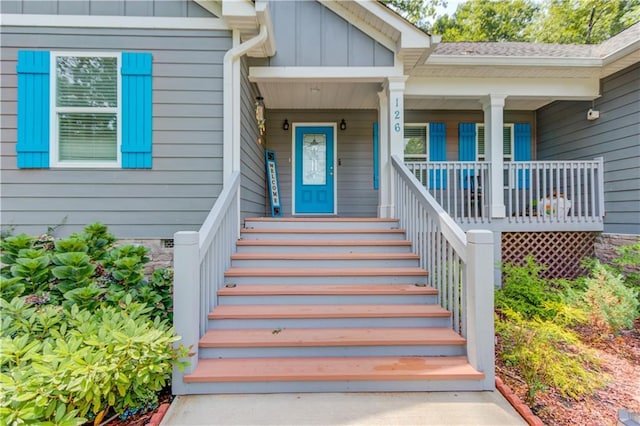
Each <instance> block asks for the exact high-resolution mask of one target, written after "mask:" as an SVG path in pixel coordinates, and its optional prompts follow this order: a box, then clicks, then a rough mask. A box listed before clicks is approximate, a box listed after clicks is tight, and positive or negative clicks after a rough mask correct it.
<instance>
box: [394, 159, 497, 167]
mask: <svg viewBox="0 0 640 426" xmlns="http://www.w3.org/2000/svg"><path fill="white" fill-rule="evenodd" d="M402 162H403V163H404V164H430V165H434V166H439V167H442V166H449V165H456V166H457V165H464V166H470V165H475V166H478V165H480V166H485V165H486V166H488V165H490V164H491V162H490V161H404V160H403V161H402Z"/></svg>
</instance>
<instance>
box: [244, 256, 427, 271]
mask: <svg viewBox="0 0 640 426" xmlns="http://www.w3.org/2000/svg"><path fill="white" fill-rule="evenodd" d="M345 256H348V255H345ZM317 257H318V258H316V259H313V258H310V259H259V258H258V259H256V258H253V259H239V260H236V259H233V260H232V262H231V266H232V267H237V268H415V267H418V266H420V261H419V260H417V259H411V258H408V259H393V258H387V259H359V258H356V259H350V258H348V257H345V258H343V259H322V258H320V256H317Z"/></svg>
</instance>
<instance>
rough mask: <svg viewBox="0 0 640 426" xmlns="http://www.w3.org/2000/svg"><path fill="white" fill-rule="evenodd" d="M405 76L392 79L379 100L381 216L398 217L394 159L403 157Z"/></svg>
mask: <svg viewBox="0 0 640 426" xmlns="http://www.w3.org/2000/svg"><path fill="white" fill-rule="evenodd" d="M406 81H407V77H406V76H401V77H389V78H387V81H386V82H385V85H384V89H383V91H382V92H380V93H378V96H379V98H380V124H379V126H380V132H379V135H380V141H379V142H380V189H379V191H380V193H379V208H378V215H379V216H380V217H391V218H392V217H395V185H394V182H393V174H392V173H391V167H392V165H391V156H392V155H398V156H399V157H402V156H403V155H404V89H405V82H406Z"/></svg>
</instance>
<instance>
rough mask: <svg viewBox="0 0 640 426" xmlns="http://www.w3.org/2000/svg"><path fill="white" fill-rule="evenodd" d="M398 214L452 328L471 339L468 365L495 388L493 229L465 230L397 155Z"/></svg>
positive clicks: (394, 172)
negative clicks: (481, 374)
mask: <svg viewBox="0 0 640 426" xmlns="http://www.w3.org/2000/svg"><path fill="white" fill-rule="evenodd" d="M392 164H393V172H392V173H393V182H394V191H395V212H396V216H397V217H398V219H399V220H400V226H401V227H402V228H404V229H405V230H406V233H407V237H408V238H409V240H410V241H412V243H413V252H414V253H415V254H418V255H419V256H420V262H421V266H422V267H423V268H425V269H427V270H428V271H429V281H430V283H431V285H432V286H433V287H435V288H436V289H438V291H439V300H440V304H441V306H442V307H444V308H445V309H447V310H449V311H450V312H451V315H452V320H453V322H452V327H453V329H454V330H455V331H456V332H458V333H460V335H462V336H463V337H465V338H466V340H467V356H468V358H469V362H470V364H471V365H472V366H473V367H474V368H475V369H476V370H478V371H482V372H483V373H484V374H485V379H484V381H483V385H482V386H483V389H486V390H489V389H491V390H492V389H494V376H495V368H494V326H493V291H494V285H493V268H494V264H493V233H492V232H490V231H484V230H471V231H468V232H467V233H466V235H465V233H464V232H463V231H462V229H461V228H460V227H459V226H458V225H457V224H456V223H455V221H454V220H453V219H452V218H451V216H449V215H448V214H447V212H446V211H445V210H444V209H443V208H442V206H440V205H439V204H438V202H437V201H436V200H435V199H434V197H433V196H431V195H430V194H429V192H427V190H426V189H425V186H424V183H423V182H421V181H419V180H418V178H417V177H416V175H415V174H414V173H415V172H414V171H412V170H410V169H409V168H408V167H407V166H406V165H405V164H404V163H403V161H402V159H401V158H400V157H398V156H393V157H392Z"/></svg>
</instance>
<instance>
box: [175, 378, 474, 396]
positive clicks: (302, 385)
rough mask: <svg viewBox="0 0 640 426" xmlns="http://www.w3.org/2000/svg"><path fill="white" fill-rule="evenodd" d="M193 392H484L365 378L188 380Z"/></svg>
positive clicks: (460, 383)
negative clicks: (337, 379) (193, 381)
mask: <svg viewBox="0 0 640 426" xmlns="http://www.w3.org/2000/svg"><path fill="white" fill-rule="evenodd" d="M185 390H186V392H185V393H187V394H190V395H208V394H216V395H221V394H233V393H238V394H245V393H247V394H260V393H329V392H470V391H484V390H486V388H485V385H484V384H483V383H482V381H480V380H468V379H457V380H451V379H449V380H363V381H353V380H344V381H311V380H309V381H302V382H300V381H294V382H287V381H281V382H260V381H256V382H222V383H220V382H216V383H211V382H209V383H207V382H205V383H185Z"/></svg>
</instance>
